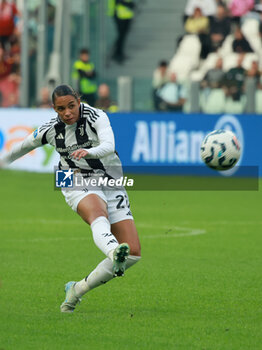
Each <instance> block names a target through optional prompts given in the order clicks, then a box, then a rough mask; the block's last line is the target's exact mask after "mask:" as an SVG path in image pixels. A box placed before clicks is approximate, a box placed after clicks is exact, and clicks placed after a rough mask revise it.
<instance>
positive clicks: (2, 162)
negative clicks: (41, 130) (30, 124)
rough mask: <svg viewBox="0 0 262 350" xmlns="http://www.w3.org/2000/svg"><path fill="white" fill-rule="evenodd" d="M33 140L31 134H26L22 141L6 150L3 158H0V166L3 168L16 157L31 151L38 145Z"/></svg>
mask: <svg viewBox="0 0 262 350" xmlns="http://www.w3.org/2000/svg"><path fill="white" fill-rule="evenodd" d="M39 146H40V145H38V143H37V142H35V140H34V136H33V134H30V135H29V136H27V137H26V138H25V139H24V140H23V141H22V142H20V143H18V144H17V145H15V146H14V147H13V148H12V150H11V151H10V152H8V153H7V154H6V155H5V156H4V157H3V158H1V159H0V168H4V167H5V166H7V165H8V164H10V163H12V162H14V161H15V160H16V159H18V158H20V157H22V156H24V155H25V154H27V153H29V152H31V151H32V150H33V149H35V148H36V147H39Z"/></svg>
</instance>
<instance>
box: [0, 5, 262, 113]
mask: <svg viewBox="0 0 262 350" xmlns="http://www.w3.org/2000/svg"><path fill="white" fill-rule="evenodd" d="M120 2H121V1H120ZM122 2H123V4H124V3H125V0H123V1H122ZM128 3H132V9H133V8H134V3H133V1H128ZM128 6H129V8H130V4H129V5H128ZM36 11H37V10H36ZM54 12H55V7H54V6H53V5H52V3H48V50H49V52H50V51H51V50H52V45H53V42H52V37H53V32H54ZM181 17H182V18H181V22H182V23H183V27H184V34H183V35H182V36H181V35H179V36H178V37H174V40H175V46H176V51H175V54H174V56H173V57H172V58H171V59H169V58H165V57H163V60H161V61H160V62H159V65H158V67H157V68H156V69H155V71H154V72H153V81H152V89H153V93H152V109H155V110H159V111H174V112H176V111H184V112H188V111H189V92H190V88H191V87H190V86H191V85H190V84H192V83H193V84H195V85H194V86H195V87H196V89H197V93H198V94H199V108H200V110H201V111H203V112H205V113H220V112H230V113H243V112H244V111H245V110H246V109H245V108H246V103H247V101H246V92H247V89H249V87H251V90H252V88H253V94H254V98H255V99H256V112H258V113H262V102H260V100H261V101H262V98H261V96H262V79H261V74H262V72H261V64H262V1H261V0H188V1H187V2H186V4H185V12H184V15H183V16H181ZM32 18H33V16H32ZM129 20H130V18H129ZM29 21H30V30H31V32H32V33H34V30H35V27H36V26H37V23H36V22H35V20H33V19H32V20H31V19H30V18H29ZM22 28H23V16H22V15H21V14H20V13H19V11H18V9H17V7H16V1H12V0H10V1H8V0H1V1H0V106H1V107H19V104H20V103H19V88H20V83H21V74H20V62H21V60H20V57H21V32H22ZM130 35H132V33H131V34H130ZM36 40H37V39H36V37H35V38H34V35H32V36H31V41H30V43H29V45H30V50H29V55H30V65H31V66H34V64H35V51H36ZM121 57H122V56H121ZM113 58H115V56H113ZM116 61H118V63H119V64H122V63H123V62H122V61H123V58H121V60H119V59H118V60H116ZM71 69H72V75H71V81H70V82H69V83H71V84H73V86H74V87H75V89H77V90H78V92H79V93H80V94H81V95H82V97H83V98H84V99H86V100H87V101H89V102H90V104H91V105H95V106H97V107H100V108H103V109H106V110H109V111H111V112H115V111H118V110H119V109H118V106H117V103H116V102H115V101H114V100H115V98H111V92H110V88H109V86H108V85H107V84H106V83H105V82H103V81H100V82H99V83H100V84H97V70H96V68H95V65H94V64H93V63H92V60H91V57H90V51H89V50H88V48H82V50H81V51H80V52H79V57H78V58H77V59H76V60H75V62H74V63H73V65H72V67H71ZM98 73H99V72H98ZM127 73H128V72H127ZM30 91H31V92H32V93H31V96H30V97H31V99H30V106H33V107H43V108H49V107H51V102H50V91H49V89H48V87H47V86H43V87H42V89H41V93H40V95H39V96H36V94H34V91H35V86H34V76H32V77H31V82H30Z"/></svg>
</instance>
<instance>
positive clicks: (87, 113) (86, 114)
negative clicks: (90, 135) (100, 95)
mask: <svg viewBox="0 0 262 350" xmlns="http://www.w3.org/2000/svg"><path fill="white" fill-rule="evenodd" d="M83 116H88V117H89V118H90V119H91V121H92V122H94V123H95V121H96V119H95V118H94V117H93V116H92V114H91V113H90V112H88V111H85V112H83Z"/></svg>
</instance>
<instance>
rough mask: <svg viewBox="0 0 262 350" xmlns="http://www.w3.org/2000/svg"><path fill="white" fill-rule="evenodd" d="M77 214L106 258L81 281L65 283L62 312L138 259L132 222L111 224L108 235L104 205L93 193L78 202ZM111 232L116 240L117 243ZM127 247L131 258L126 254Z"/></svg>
mask: <svg viewBox="0 0 262 350" xmlns="http://www.w3.org/2000/svg"><path fill="white" fill-rule="evenodd" d="M78 214H79V215H80V216H81V217H82V218H83V220H84V221H85V222H87V223H89V224H90V226H91V229H92V232H93V238H94V241H95V243H96V245H97V246H98V248H100V249H101V250H102V251H103V252H104V253H105V254H106V255H107V256H108V258H106V259H104V260H103V261H102V262H101V263H100V264H99V265H98V266H97V267H96V268H95V270H94V271H92V272H91V273H90V274H89V275H88V276H87V277H86V278H85V279H83V280H82V281H79V282H69V283H67V285H66V300H65V302H64V303H63V304H62V305H61V311H62V312H72V311H74V309H75V306H76V304H77V302H78V301H79V300H80V297H81V296H82V295H83V294H85V293H86V292H88V291H89V290H91V289H93V288H96V287H98V286H100V285H102V284H104V283H106V282H108V281H109V280H111V279H112V278H113V277H114V276H121V275H123V274H124V271H125V269H127V268H129V267H131V266H132V265H134V264H135V263H136V262H137V261H139V259H140V243H139V239H138V235H137V231H136V228H135V225H134V222H133V220H123V221H121V222H119V223H116V224H113V225H112V229H113V230H114V232H111V227H110V223H109V221H108V219H107V206H106V203H105V202H104V201H103V200H102V199H101V198H100V197H99V196H97V195H95V194H90V195H88V196H86V197H85V198H83V199H82V200H81V201H80V202H79V204H78ZM128 232H129V234H128ZM114 233H115V234H116V235H117V236H118V237H119V239H120V241H119V242H118V240H117V238H116V236H115V235H114ZM125 238H126V242H125ZM119 243H120V244H119ZM129 244H130V247H131V255H129V253H130V248H129Z"/></svg>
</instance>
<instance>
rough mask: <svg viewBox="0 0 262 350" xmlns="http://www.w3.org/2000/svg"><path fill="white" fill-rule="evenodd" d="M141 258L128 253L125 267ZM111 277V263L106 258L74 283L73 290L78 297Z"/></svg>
mask: <svg viewBox="0 0 262 350" xmlns="http://www.w3.org/2000/svg"><path fill="white" fill-rule="evenodd" d="M140 259H141V256H134V255H129V257H128V258H127V262H126V269H128V268H129V267H131V266H133V265H134V264H135V263H137V262H138V261H139V260H140ZM112 278H113V263H112V261H111V260H110V259H108V258H106V259H104V260H103V261H101V263H100V264H98V265H97V267H96V268H95V269H94V270H93V271H92V272H91V273H90V274H89V275H88V276H87V277H86V278H84V279H82V280H81V281H79V282H77V283H76V284H75V291H76V295H77V296H78V297H81V296H82V295H84V294H85V293H86V292H88V291H89V290H91V289H94V288H96V287H99V286H101V285H102V284H105V283H106V282H108V281H110V280H111V279H112Z"/></svg>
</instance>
